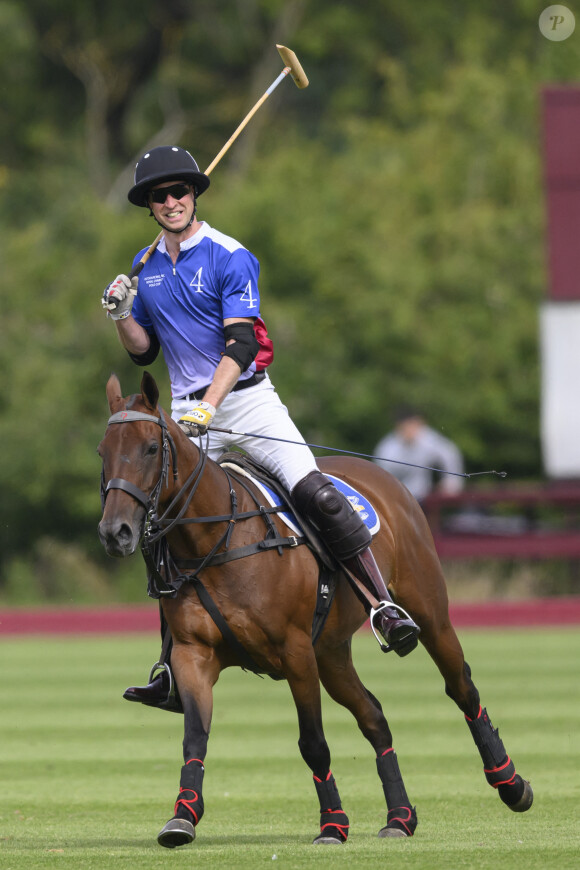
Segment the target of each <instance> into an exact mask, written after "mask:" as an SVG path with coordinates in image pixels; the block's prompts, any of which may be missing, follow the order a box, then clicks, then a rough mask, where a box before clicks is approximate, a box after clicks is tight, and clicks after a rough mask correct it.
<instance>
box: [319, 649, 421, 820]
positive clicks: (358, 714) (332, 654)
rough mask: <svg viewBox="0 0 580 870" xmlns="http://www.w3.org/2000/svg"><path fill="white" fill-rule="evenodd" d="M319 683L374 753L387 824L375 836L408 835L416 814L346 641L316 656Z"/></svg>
mask: <svg viewBox="0 0 580 870" xmlns="http://www.w3.org/2000/svg"><path fill="white" fill-rule="evenodd" d="M318 670H319V673H320V679H321V680H322V684H323V686H324V688H325V689H326V691H327V692H328V694H329V695H330V697H331V698H332V699H333V700H334V701H336V702H337V703H338V704H342V706H343V707H346V709H347V710H350V712H351V713H352V715H353V716H354V717H355V719H356V721H357V724H358V727H359V728H360V730H361V732H362V734H363V735H364V736H365V737H366V738H367V740H368V741H369V743H370V744H371V746H372V747H373V749H374V750H375V752H376V755H377V773H378V775H379V778H380V780H381V783H382V786H383V793H384V795H385V800H386V802H387V824H386V825H385V827H384V828H381V830H380V831H379V837H412V836H413V834H414V833H415V828H416V827H417V814H416V812H415V808H414V807H412V806H411V803H410V801H409V798H408V795H407V791H406V789H405V785H404V783H403V778H402V776H401V771H400V769H399V763H398V761H397V755H396V753H395V750H394V749H393V740H392V736H391V731H390V729H389V726H388V723H387V720H386V719H385V716H384V715H383V710H382V707H381V705H380V703H379V701H378V700H377V699H376V698H375V697H374V695H372V694H371V692H369V690H368V689H367V688H365V686H364V685H363V684H362V682H361V681H360V679H359V676H358V674H357V672H356V670H355V668H354V665H353V662H352V655H351V646H350V641H345V642H344V643H343V644H341V646H340V647H338V648H334V649H332V650H325V652H324V653H323V654H322V653H321V654H320V655H319V657H318Z"/></svg>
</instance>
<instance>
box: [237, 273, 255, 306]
mask: <svg viewBox="0 0 580 870" xmlns="http://www.w3.org/2000/svg"><path fill="white" fill-rule="evenodd" d="M240 302H247V303H248V308H256V307H257V304H258V297H257V296H254V291H253V289H252V279H251V278H250V280H249V281H248V283H247V284H246V287H245V289H244V292H243V293H242V295H241V296H240Z"/></svg>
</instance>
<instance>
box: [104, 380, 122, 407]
mask: <svg viewBox="0 0 580 870" xmlns="http://www.w3.org/2000/svg"><path fill="white" fill-rule="evenodd" d="M107 399H108V400H109V408H110V409H111V413H113V414H114V413H116V412H117V411H118V410H119V405H124V401H123V396H122V394H121V382H120V381H119V378H118V377H117V375H116V374H112V375H111V377H110V378H109V380H108V381H107Z"/></svg>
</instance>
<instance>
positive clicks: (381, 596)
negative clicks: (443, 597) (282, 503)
mask: <svg viewBox="0 0 580 870" xmlns="http://www.w3.org/2000/svg"><path fill="white" fill-rule="evenodd" d="M292 495H293V497H294V502H295V504H296V507H297V509H298V510H299V511H301V512H302V513H303V514H304V516H305V517H306V518H307V519H308V520H310V522H311V523H312V524H313V525H314V526H315V528H316V529H317V530H318V532H319V534H320V537H321V538H322V540H323V542H324V543H325V544H326V546H327V547H328V549H329V550H330V552H331V553H332V555H333V556H334V557H335V559H336V560H337V561H338V562H339V563H341V564H343V565H344V566H345V567H346V568H347V570H348V571H349V572H350V573H351V574H353V575H354V576H355V578H356V579H357V580H359V581H360V583H362V585H363V586H364V587H365V588H366V589H367V590H368V591H369V592H370V593H371V594H372V595H374V597H375V598H376V599H378V602H379V606H378V607H375V608H372V609H371V625H372V627H373V630H374V628H375V626H376V628H377V629H378V630H379V631H380V633H381V635H382V637H383V638H384V640H385V641H386V645H383V644H381V649H382V650H383V651H384V652H389V651H390V650H392V649H394V650H395V652H396V653H397V654H398V655H400V656H406V655H408V654H409V653H410V652H412V651H413V650H414V649H415V647H416V646H417V635H418V634H419V632H420V629H419V626H418V625H416V624H415V623H414V622H413V620H412V619H411V618H410V616H409V615H408V613H405V611H404V610H403V609H402V608H400V606H399V605H397V604H395V603H394V602H393V599H392V598H391V596H390V595H389V593H388V591H387V587H386V585H385V581H384V580H383V578H382V576H381V573H380V571H379V568H378V566H377V563H376V562H375V559H374V557H373V555H372V553H371V551H370V550H369V547H370V544H371V541H372V536H371V533H370V532H369V530H368V529H367V527H366V526H365V524H364V523H363V521H362V520H361V518H360V516H359V515H358V513H357V512H356V511H355V510H354V508H353V507H352V505H351V504H350V502H349V501H348V499H347V498H346V497H345V496H344V495H343V494H342V493H341V492H340V490H338V489H337V488H336V487H335V486H334V485H333V484H332V483H331V482H330V480H329V479H328V478H327V477H326V476H325V475H324V474H322V472H321V471H311V472H310V474H308V475H307V476H306V477H304V478H303V479H302V480H300V481H299V482H298V483H297V484H296V486H295V487H294V489H293V490H292ZM354 588H355V591H357V593H358V595H359V598H360V600H361V601H362V603H363V604H364V605H365V607H366V609H367V612H368V611H369V601H368V600H367V599H366V597H364V598H363V593H362V592H361V591H360V590H356V587H354ZM401 611H402V612H401ZM375 636H376V635H375ZM377 639H378V638H377Z"/></svg>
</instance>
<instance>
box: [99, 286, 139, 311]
mask: <svg viewBox="0 0 580 870" xmlns="http://www.w3.org/2000/svg"><path fill="white" fill-rule="evenodd" d="M138 284H139V278H138V277H137V276H135V277H134V278H129V277H128V276H127V275H117V277H116V278H115V280H114V281H113V282H112V283H111V284H109V286H108V287H105V290H104V292H103V298H102V300H101V303H102V306H103V308H104V309H105V311H106V312H107V313H108V315H109V317H112V318H113V320H124V319H125V318H126V317H129V315H130V314H131V308H132V307H133V300H134V299H135V296H136V295H137V287H138Z"/></svg>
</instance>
